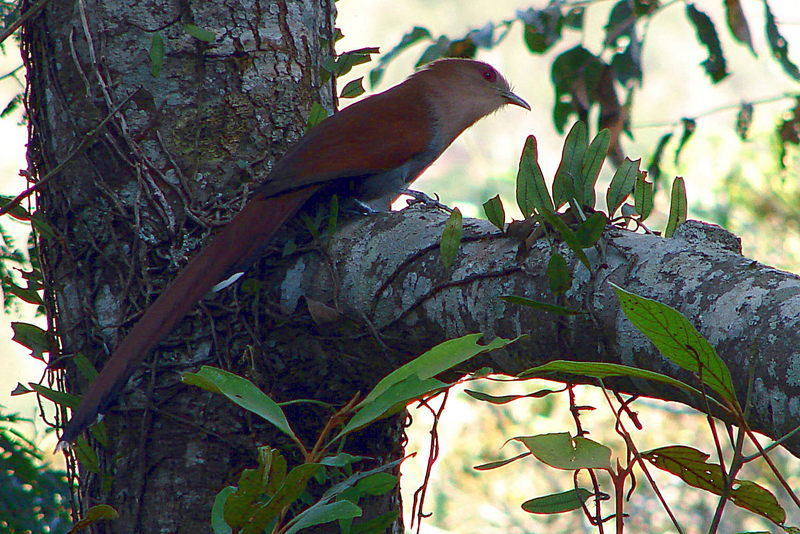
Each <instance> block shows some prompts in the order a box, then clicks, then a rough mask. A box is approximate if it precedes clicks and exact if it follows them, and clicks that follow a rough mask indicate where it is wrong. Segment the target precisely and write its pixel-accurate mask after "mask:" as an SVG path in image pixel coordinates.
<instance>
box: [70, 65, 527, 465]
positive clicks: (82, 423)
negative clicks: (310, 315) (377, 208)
mask: <svg viewBox="0 0 800 534" xmlns="http://www.w3.org/2000/svg"><path fill="white" fill-rule="evenodd" d="M506 104H514V105H517V106H521V107H523V108H525V109H528V110H530V106H529V105H528V104H527V103H526V102H525V101H524V100H523V99H521V98H520V97H518V96H517V95H515V94H514V93H513V92H512V91H511V89H510V87H509V85H508V82H507V81H506V80H505V79H504V78H503V77H502V76H501V75H500V74H499V73H498V72H497V71H496V70H495V69H494V68H492V67H491V66H490V65H487V64H486V63H481V62H479V61H472V60H466V59H442V60H439V61H435V62H433V63H431V64H429V65H428V66H426V67H425V68H423V69H421V70H419V71H418V72H416V73H414V74H412V75H411V76H410V77H409V78H408V79H407V80H406V81H404V82H403V83H401V84H399V85H396V86H394V87H392V88H391V89H388V90H387V91H384V92H383V93H379V94H376V95H373V96H370V97H368V98H365V99H363V100H361V101H359V102H356V103H354V104H352V105H350V106H348V107H346V108H345V109H343V110H342V111H340V112H338V113H336V114H334V115H332V116H330V117H328V118H327V119H325V120H324V121H322V122H320V123H319V124H318V125H317V126H315V127H314V128H312V129H311V131H309V132H308V133H307V134H306V135H305V136H304V137H303V138H302V139H300V141H299V142H298V143H297V144H296V145H294V147H293V148H291V149H290V150H289V151H288V152H287V153H286V154H285V155H284V156H283V157H282V158H281V159H280V160H279V161H278V162H277V163H275V165H274V167H273V169H272V171H271V172H270V173H269V175H268V176H267V179H266V181H265V183H264V184H263V185H262V186H260V187H259V189H257V190H256V192H255V194H254V196H253V198H252V199H251V200H250V201H249V202H248V203H247V205H246V206H245V207H244V209H243V210H242V211H241V212H240V213H239V214H238V215H236V216H235V217H234V218H233V219H232V220H231V221H230V222H229V223H228V224H227V225H225V226H224V227H223V228H221V229H220V230H219V231H218V232H217V233H216V234H215V235H214V237H213V238H212V239H211V241H210V242H209V243H208V244H207V245H205V246H204V247H203V248H202V249H201V250H200V251H199V252H198V253H197V255H196V256H195V257H194V258H193V259H192V260H191V261H190V262H189V264H188V265H187V266H186V267H185V268H184V269H183V270H182V271H181V272H180V273H179V274H178V276H177V278H175V279H174V280H173V281H172V282H171V283H170V284H169V285H168V286H167V288H166V289H165V290H164V292H163V293H162V294H161V295H160V296H159V297H158V298H157V299H156V300H155V302H153V303H152V304H151V305H150V307H149V308H147V310H146V311H145V312H144V315H142V317H141V318H140V319H139V321H138V322H137V323H136V324H135V325H134V326H133V328H132V329H131V331H130V332H128V335H127V336H125V338H124V339H123V340H122V342H121V343H120V344H119V346H118V347H117V348H116V350H115V351H114V353H113V354H112V355H111V358H110V359H109V360H108V362H107V363H106V364H105V366H104V367H103V370H102V371H101V372H100V375H99V376H98V377H97V378H96V379H95V381H94V382H93V383H92V384H91V386H90V387H89V390H88V391H87V392H86V394H85V395H84V396H83V400H82V402H81V404H80V406H79V407H78V408H77V410H75V411H74V413H73V414H72V419H71V420H70V421H69V422H68V423H67V424H66V426H65V427H64V433H63V434H62V436H61V441H59V444H58V448H59V449H60V448H63V447H66V446H68V445H69V443H71V442H73V441H74V440H75V439H76V438H77V437H78V435H79V434H80V433H81V432H82V431H83V430H84V429H85V428H87V427H88V426H89V425H91V424H92V423H93V422H94V421H95V419H96V418H97V416H98V415H99V414H100V413H101V412H103V411H104V410H105V408H106V407H107V405H108V404H109V403H110V402H111V401H112V400H113V398H114V396H115V394H116V393H117V392H118V391H119V390H120V389H121V388H122V386H124V385H125V383H126V382H127V380H128V378H129V377H130V375H131V373H132V372H133V370H134V369H135V368H136V365H137V364H138V363H139V362H140V361H141V360H142V359H143V358H144V356H145V355H146V354H147V353H148V351H149V350H150V349H152V348H153V347H154V346H155V345H156V344H157V343H158V342H159V341H160V340H161V339H162V338H164V337H165V336H166V335H167V334H168V333H169V332H170V330H172V328H173V327H174V326H175V325H176V324H177V323H178V322H179V321H180V320H181V319H182V318H183V317H184V316H185V315H186V314H187V313H188V312H189V311H190V310H191V309H192V308H193V307H194V305H195V304H196V303H197V302H198V301H199V300H200V299H201V298H202V297H203V295H205V294H206V293H207V292H208V291H209V290H210V289H211V288H212V287H214V284H216V283H217V282H220V280H222V279H223V278H225V277H226V276H228V275H230V274H231V273H232V272H234V270H235V269H236V268H242V267H244V266H246V265H247V264H248V263H249V261H252V260H253V259H255V258H256V257H257V255H258V253H259V252H261V251H262V250H263V249H264V247H265V246H266V245H267V244H268V242H269V240H270V239H271V238H272V236H274V235H275V233H276V232H277V231H278V230H279V229H280V228H281V226H283V224H284V223H285V222H286V221H287V219H289V218H290V217H291V216H292V215H293V214H294V213H296V212H297V211H298V210H299V209H300V208H301V207H302V206H303V204H304V203H305V202H306V201H307V200H308V199H309V198H310V197H311V196H312V195H313V194H314V193H316V192H318V191H319V190H320V189H323V188H324V189H328V188H332V190H333V191H336V190H339V191H346V192H347V194H349V195H352V196H353V197H355V198H356V199H358V200H360V201H364V202H369V201H374V200H377V199H386V198H389V199H390V200H391V199H393V198H395V197H397V196H398V195H399V194H400V193H401V192H402V191H404V190H405V188H406V186H407V185H408V184H410V183H411V182H412V181H413V180H415V179H416V178H417V177H418V176H419V175H420V174H421V173H422V171H424V170H425V169H426V168H427V167H428V166H429V165H430V164H431V163H433V162H434V160H436V158H438V157H439V155H440V154H441V153H442V152H443V151H444V150H445V149H446V148H447V147H448V146H449V145H450V143H452V142H453V140H454V139H455V138H456V137H458V136H459V134H461V132H463V131H464V130H466V129H467V128H468V127H469V126H471V125H472V124H474V123H475V122H476V121H477V120H479V119H481V118H482V117H484V116H486V115H488V114H490V113H492V112H494V111H496V110H498V109H500V108H501V107H503V106H504V105H506ZM220 285H221V284H220Z"/></svg>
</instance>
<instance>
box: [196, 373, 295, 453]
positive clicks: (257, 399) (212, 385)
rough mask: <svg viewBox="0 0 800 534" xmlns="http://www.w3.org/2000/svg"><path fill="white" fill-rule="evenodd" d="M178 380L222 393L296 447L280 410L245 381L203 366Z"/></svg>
mask: <svg viewBox="0 0 800 534" xmlns="http://www.w3.org/2000/svg"><path fill="white" fill-rule="evenodd" d="M181 380H182V381H183V382H184V383H185V384H189V385H193V386H197V387H200V388H203V389H205V390H208V391H211V392H214V393H222V394H223V395H225V396H226V397H228V398H229V399H230V400H232V401H233V402H234V403H236V404H238V405H239V406H241V407H242V408H244V409H245V410H248V411H251V412H253V413H254V414H256V415H258V416H259V417H261V418H263V419H264V420H266V421H268V422H270V423H272V424H273V425H275V426H276V427H277V428H278V430H280V431H281V432H283V433H284V434H286V435H287V436H289V437H290V438H292V440H294V441H295V442H296V443H300V441H299V440H298V438H297V436H296V435H295V433H294V431H293V430H292V428H291V426H289V421H288V420H287V419H286V415H285V414H284V413H283V410H281V407H280V406H278V404H277V403H276V402H275V401H274V400H272V399H270V398H269V397H268V396H267V395H266V394H265V393H264V392H263V391H261V390H260V389H258V388H257V387H256V386H255V385H254V384H253V383H252V382H250V381H249V380H247V379H246V378H242V377H241V376H238V375H235V374H233V373H230V372H228V371H223V370H222V369H217V368H215V367H209V366H207V365H204V366H202V367H201V368H200V371H199V372H197V373H183V375H181Z"/></svg>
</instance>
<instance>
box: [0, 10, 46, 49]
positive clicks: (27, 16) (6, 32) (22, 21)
mask: <svg viewBox="0 0 800 534" xmlns="http://www.w3.org/2000/svg"><path fill="white" fill-rule="evenodd" d="M48 1H49V0H39V2H37V3H36V4H34V5H33V7H30V8H28V10H27V11H26V12H25V13H23V14H22V15H20V17H19V18H18V19H17V20H16V21H15V22H13V23H12V24H11V26H9V27H8V28H6V29H5V30H4V31H3V32H2V33H0V43H2V42H3V41H5V40H6V39H8V38H9V37H10V36H11V34H13V33H14V32H15V31H17V30H18V29H19V28H20V26H22V25H23V24H25V23H26V22H28V19H30V18H32V17H34V16H36V15H37V14H38V13H39V11H41V10H42V8H43V7H44V6H45V4H46V3H47V2H48Z"/></svg>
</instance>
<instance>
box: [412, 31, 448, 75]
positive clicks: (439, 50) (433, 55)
mask: <svg viewBox="0 0 800 534" xmlns="http://www.w3.org/2000/svg"><path fill="white" fill-rule="evenodd" d="M450 43H451V41H450V39H448V38H447V37H445V36H444V35H442V36H440V37H439V38H438V39H437V40H436V41H434V42H433V44H431V45H429V46H428V48H426V49H425V51H424V52H422V55H421V56H420V57H419V59H418V60H417V63H416V64H415V65H414V66H415V67H417V68H419V67H421V66H423V65H426V64H428V63H430V62H431V61H436V60H437V59H439V58H442V57H444V54H445V53H446V52H447V49H448V48H450Z"/></svg>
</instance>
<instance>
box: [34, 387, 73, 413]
mask: <svg viewBox="0 0 800 534" xmlns="http://www.w3.org/2000/svg"><path fill="white" fill-rule="evenodd" d="M28 386H30V388H31V389H33V390H34V391H35V392H36V393H38V394H39V395H41V396H42V397H44V398H45V399H47V400H50V401H53V402H55V403H56V404H58V405H60V406H66V407H68V408H72V409H73V410H74V409H76V408H77V407H78V405H79V404H80V403H81V398H80V397H79V396H78V395H73V394H72V393H66V392H64V391H58V390H56V389H52V388H49V387H47V386H43V385H41V384H36V383H34V382H28Z"/></svg>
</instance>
